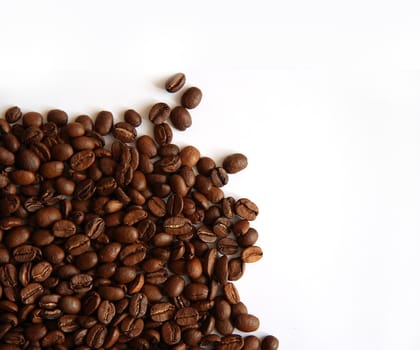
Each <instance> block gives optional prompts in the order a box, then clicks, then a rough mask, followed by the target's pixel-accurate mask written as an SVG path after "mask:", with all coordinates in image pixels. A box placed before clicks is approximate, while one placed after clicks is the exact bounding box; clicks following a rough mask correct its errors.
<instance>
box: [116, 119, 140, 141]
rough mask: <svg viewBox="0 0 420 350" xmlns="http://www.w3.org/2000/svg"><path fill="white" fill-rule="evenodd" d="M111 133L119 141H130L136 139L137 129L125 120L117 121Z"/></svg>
mask: <svg viewBox="0 0 420 350" xmlns="http://www.w3.org/2000/svg"><path fill="white" fill-rule="evenodd" d="M112 134H113V135H114V137H115V138H116V139H117V140H119V141H121V142H125V143H131V142H134V141H135V140H136V136H137V131H136V129H135V128H134V126H132V125H131V124H129V123H127V122H119V123H116V124H115V125H114V129H113V130H112Z"/></svg>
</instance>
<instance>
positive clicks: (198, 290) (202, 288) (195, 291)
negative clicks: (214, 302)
mask: <svg viewBox="0 0 420 350" xmlns="http://www.w3.org/2000/svg"><path fill="white" fill-rule="evenodd" d="M184 293H185V296H186V297H187V298H188V299H190V300H193V301H196V300H204V299H207V296H208V295H209V288H208V287H207V286H206V285H205V284H203V283H198V282H193V283H190V284H188V285H186V286H185V290H184Z"/></svg>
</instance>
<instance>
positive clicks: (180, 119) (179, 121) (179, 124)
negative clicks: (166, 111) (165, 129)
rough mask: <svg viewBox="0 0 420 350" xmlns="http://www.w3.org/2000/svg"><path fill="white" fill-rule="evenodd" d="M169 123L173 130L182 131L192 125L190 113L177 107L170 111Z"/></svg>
mask: <svg viewBox="0 0 420 350" xmlns="http://www.w3.org/2000/svg"><path fill="white" fill-rule="evenodd" d="M170 118H171V122H172V125H173V126H174V127H175V129H178V130H181V131H184V130H186V129H188V128H189V127H190V126H191V125H192V118H191V114H190V112H188V110H187V109H185V108H184V107H182V106H177V107H175V108H174V109H173V110H172V111H171V115H170Z"/></svg>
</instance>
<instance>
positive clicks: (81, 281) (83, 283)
mask: <svg viewBox="0 0 420 350" xmlns="http://www.w3.org/2000/svg"><path fill="white" fill-rule="evenodd" d="M92 286H93V278H92V276H91V275H88V274H84V273H81V274H77V275H74V276H73V277H72V278H71V279H70V288H71V289H72V290H73V291H74V292H76V293H85V292H87V291H89V290H90V289H92Z"/></svg>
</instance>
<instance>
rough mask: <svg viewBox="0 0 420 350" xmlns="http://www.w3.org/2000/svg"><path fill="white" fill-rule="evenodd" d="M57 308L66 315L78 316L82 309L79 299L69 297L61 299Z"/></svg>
mask: <svg viewBox="0 0 420 350" xmlns="http://www.w3.org/2000/svg"><path fill="white" fill-rule="evenodd" d="M58 306H59V307H60V309H61V310H63V312H64V313H66V314H78V313H79V312H80V310H81V309H82V303H81V301H80V299H79V298H77V297H75V296H70V295H65V296H63V297H61V298H60V301H59V304H58Z"/></svg>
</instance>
